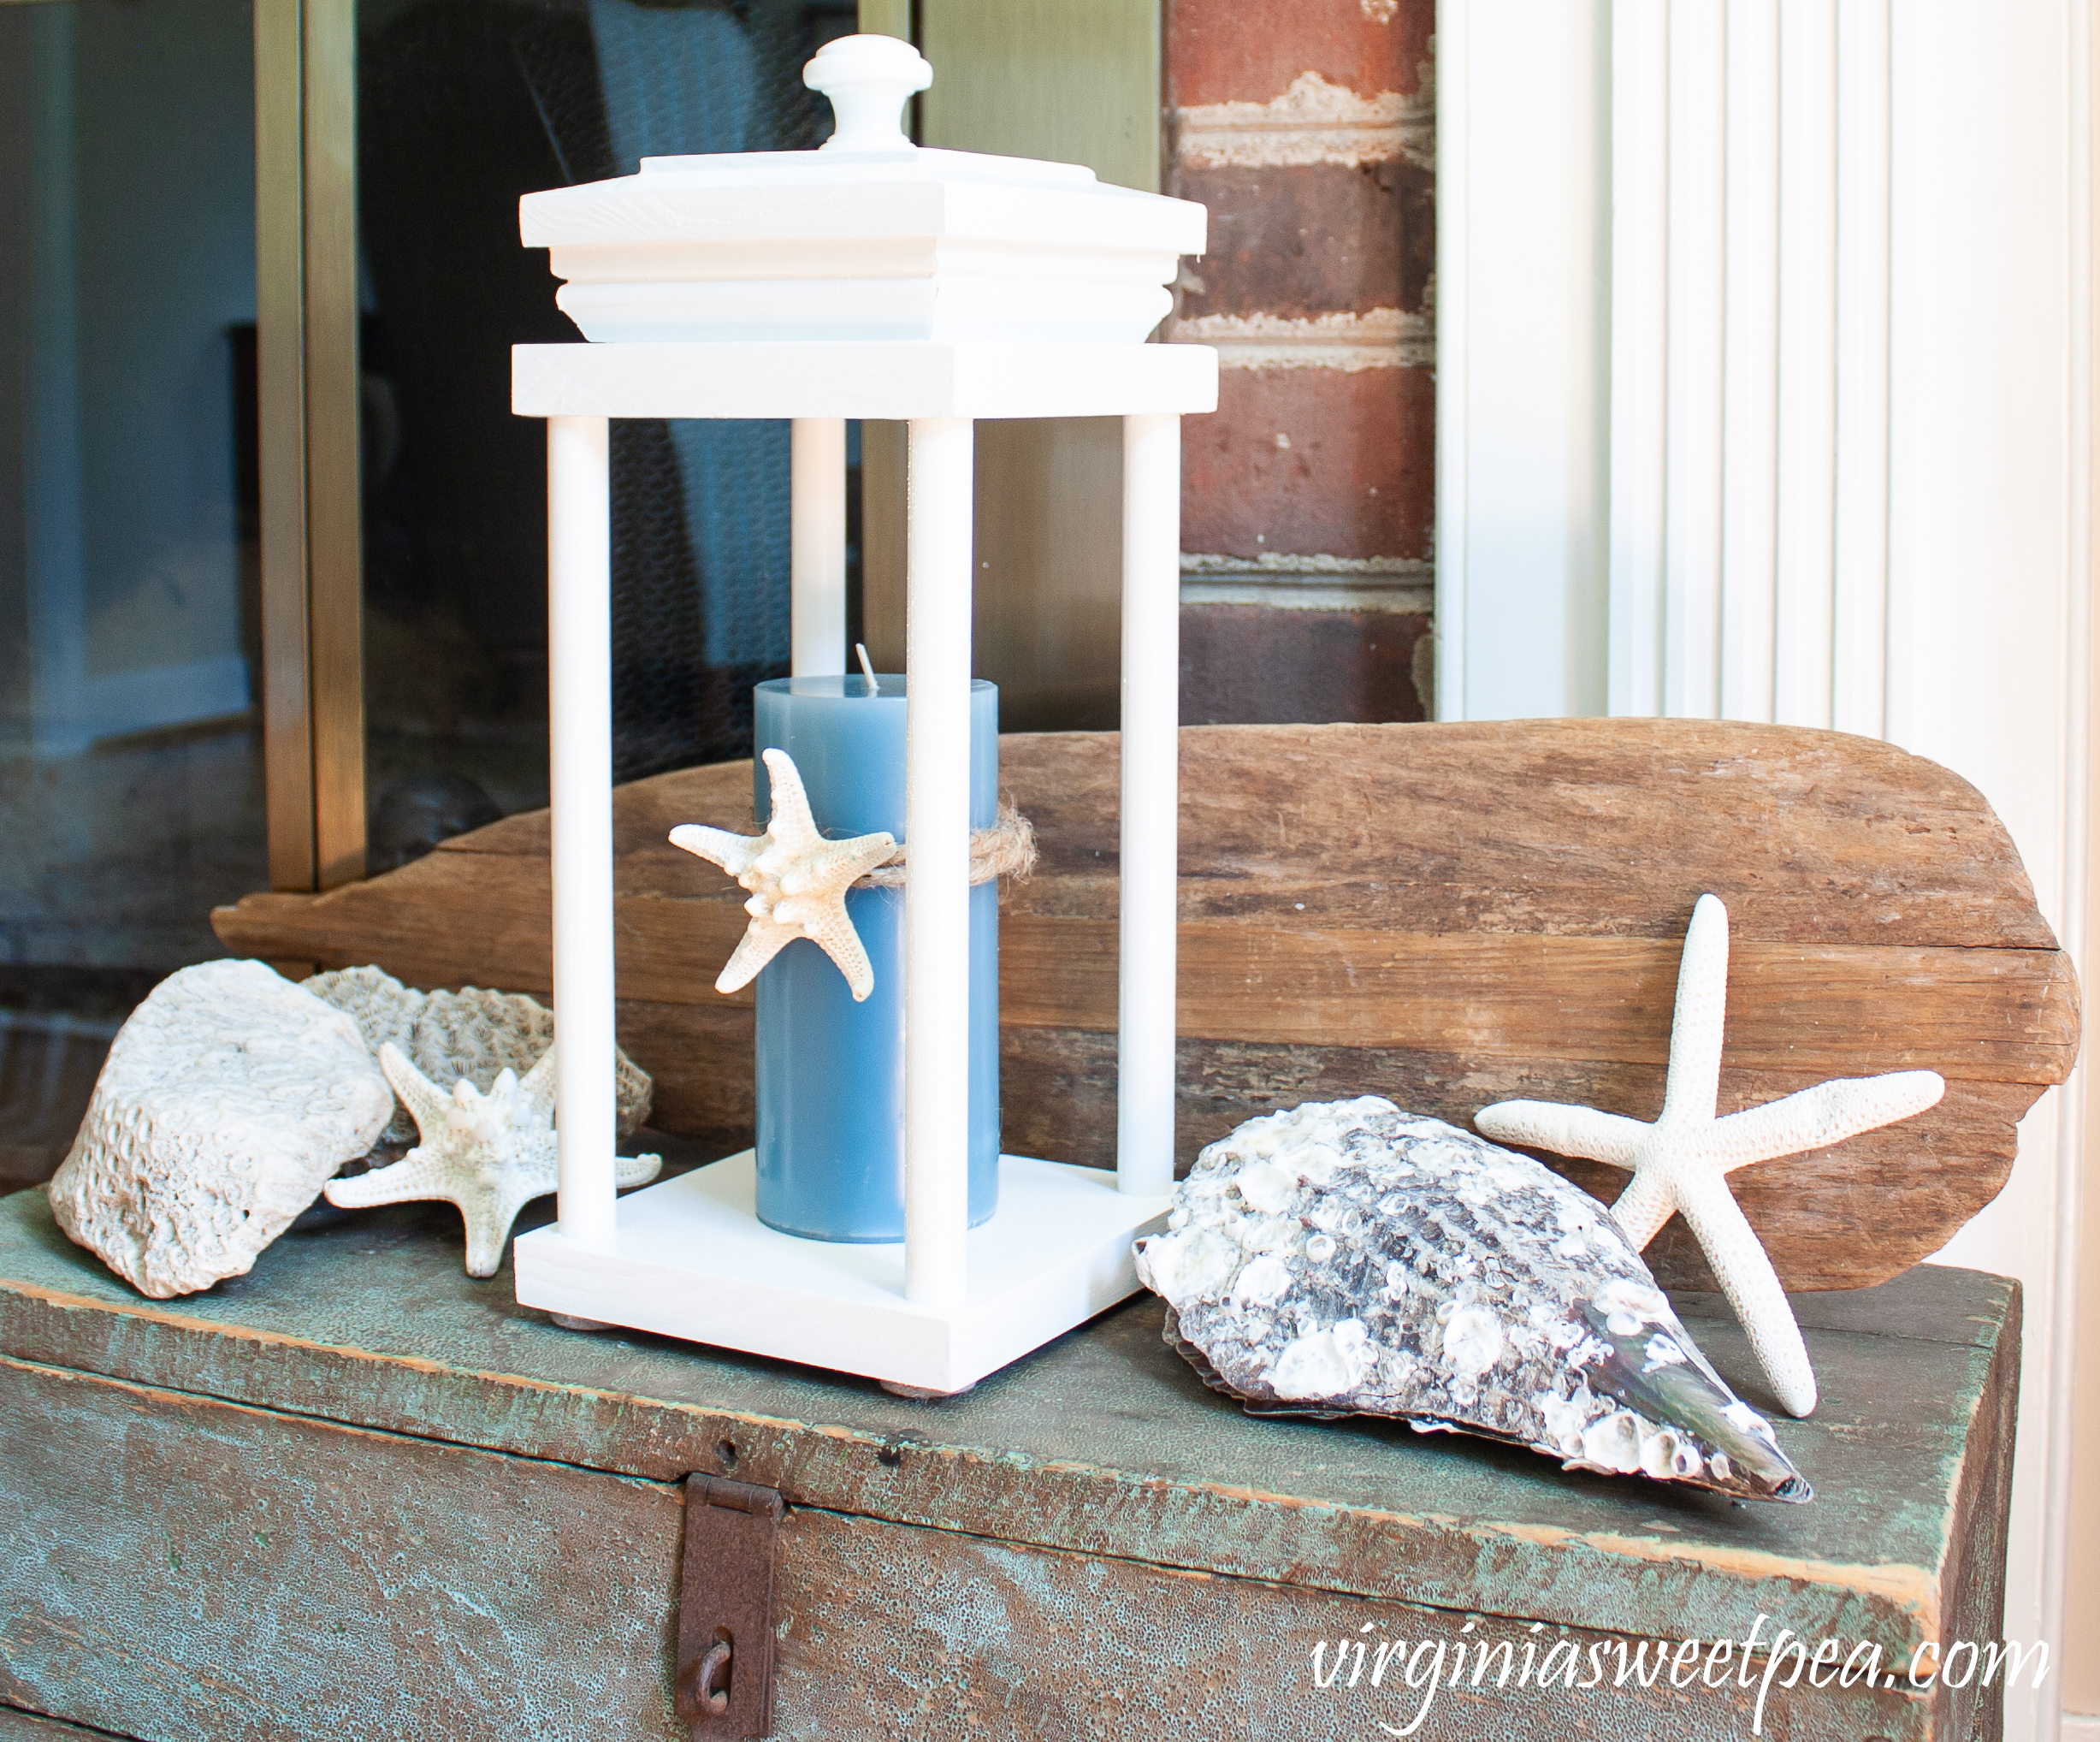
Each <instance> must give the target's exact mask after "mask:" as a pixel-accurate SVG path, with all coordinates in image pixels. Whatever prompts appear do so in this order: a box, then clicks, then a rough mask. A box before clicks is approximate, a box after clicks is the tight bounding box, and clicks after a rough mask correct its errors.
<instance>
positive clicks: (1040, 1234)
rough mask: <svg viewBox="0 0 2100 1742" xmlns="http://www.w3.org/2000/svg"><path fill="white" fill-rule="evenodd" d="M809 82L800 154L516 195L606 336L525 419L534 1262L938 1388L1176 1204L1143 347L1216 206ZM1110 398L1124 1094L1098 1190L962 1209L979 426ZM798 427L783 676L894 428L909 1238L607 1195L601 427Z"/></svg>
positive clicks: (1184, 361)
mask: <svg viewBox="0 0 2100 1742" xmlns="http://www.w3.org/2000/svg"><path fill="white" fill-rule="evenodd" d="M804 78H805V79H806V80H807V83H808V84H809V85H810V86H812V87H813V88H814V89H817V90H819V91H822V92H825V94H826V95H827V96H829V97H830V98H831V103H832V106H833V109H834V110H835V111H836V113H837V119H838V127H837V132H836V133H834V135H833V136H832V138H831V140H830V141H829V142H828V143H827V144H825V145H824V146H823V147H822V148H821V149H820V150H818V151H780V152H756V153H748V154H742V155H722V156H712V157H654V158H645V159H644V160H643V161H642V169H641V173H640V174H639V175H630V176H624V177H621V178H619V179H618V180H615V181H602V182H597V183H594V184H591V185H589V186H587V187H571V188H562V189H558V190H554V191H552V192H549V193H535V194H531V195H529V196H528V197H527V198H525V200H524V202H523V232H524V242H525V245H526V246H529V247H546V248H549V249H551V250H552V262H551V264H552V266H553V271H554V274H555V276H557V277H559V278H561V279H564V280H565V281H566V282H565V285H564V286H563V288H562V290H561V292H560V293H559V302H560V305H561V307H562V308H563V309H564V310H565V311H567V313H568V314H569V315H570V317H571V318H572V319H573V320H574V321H575V322H576V323H577V326H578V327H580V328H581V329H583V334H584V336H585V337H586V338H587V339H589V340H590V341H593V342H591V343H589V344H582V345H521V346H518V347H516V349H515V351H514V353H513V367H512V409H513V410H514V411H516V412H518V414H519V415H520V416H524V417H534V418H546V419H547V518H548V536H547V549H548V600H549V603H548V637H547V640H548V649H549V663H550V687H551V690H552V710H553V729H552V750H551V775H552V798H553V879H554V1008H555V1016H556V1033H557V1034H558V1036H559V1056H558V1058H557V1061H556V1069H557V1071H558V1085H557V1092H558V1103H559V1115H558V1117H559V1132H560V1148H561V1189H560V1200H559V1202H560V1216H559V1221H558V1222H557V1223H556V1224H555V1225H554V1226H553V1227H550V1228H546V1229H540V1230H538V1231H536V1232H535V1233H531V1234H528V1235H524V1236H523V1237H521V1238H520V1239H519V1240H518V1244H517V1278H518V1300H519V1301H522V1302H523V1303H524V1304H525V1305H527V1306H531V1307H542V1308H546V1309H548V1310H551V1311H553V1312H557V1313H559V1314H561V1315H563V1316H564V1317H565V1318H576V1319H584V1320H595V1321H598V1322H600V1323H605V1324H619V1325H626V1326H631V1327H634V1328H636V1329H640V1330H652V1331H657V1332H661V1333H664V1334H666V1335H669V1336H678V1337H684V1338H688V1339H690V1340H692V1341H695V1342H707V1343H713V1344H716V1345H719V1346H722V1347H725V1348H736V1349H741V1350H746V1351H749V1352H752V1353H755V1354H766V1355H772V1356H777V1357H781V1358H784V1359H787V1360H797V1361H805V1362H809V1363H812V1364H813V1365H816V1366H825V1367H831V1368H835V1369H838V1370H842V1371H845V1372H859V1373H865V1374H869V1375H872V1376H873V1377H875V1378H880V1379H883V1380H885V1381H888V1382H890V1383H892V1384H898V1385H902V1386H905V1387H913V1388H920V1389H926V1390H928V1391H936V1392H945V1391H955V1390H959V1389H962V1388H964V1387H966V1386H967V1385H970V1384H974V1383H975V1382H976V1381H977V1380H978V1379H979V1378H982V1377H983V1376H984V1375H985V1374H986V1373H988V1372H993V1371H994V1370H996V1369H997V1368H998V1367H1001V1366H1004V1365H1006V1364H1007V1363H1008V1362H1009V1361H1011V1360H1015V1359H1016V1358H1017V1357H1019V1356H1020V1355H1022V1354H1026V1352H1027V1351H1028V1350H1030V1349H1032V1348H1037V1347H1038V1346H1039V1345H1040V1344H1042V1343H1043V1342H1047V1341H1048V1340H1049V1339H1050V1338H1051V1337H1053V1336H1057V1335H1058V1334H1059V1333H1061V1332H1062V1331H1064V1330H1069V1329H1070V1328H1071V1327H1072V1326H1074V1325H1075V1324H1080V1323H1081V1322H1083V1321H1084V1320H1085V1319H1086V1318H1090V1317H1091V1316H1092V1315H1093V1314H1094V1313H1096V1312H1099V1311H1101V1310H1102V1308H1103V1307H1107V1306H1109V1305H1110V1304H1112V1303H1113V1302H1115V1301H1117V1300H1120V1299H1121V1298H1123V1297H1124V1296H1125V1295H1129V1294H1131V1293H1133V1291H1134V1290H1135V1289H1136V1288H1137V1286H1138V1283H1137V1279H1136V1276H1135V1273H1134V1271H1133V1268H1132V1264H1131V1258H1130V1245H1131V1241H1132V1240H1133V1238H1134V1237H1135V1236H1136V1235H1139V1234H1141V1233H1144V1232H1145V1231H1146V1230H1147V1229H1151V1228H1152V1227H1155V1226H1156V1225H1158V1224H1159V1222H1160V1219H1161V1218H1162V1216H1163V1214H1164V1212H1165V1208H1166V1200H1167V1194H1168V1192H1169V1191H1170V1190H1171V1188H1172V1184H1173V1155H1174V883H1175V815H1174V813H1175V803H1176V792H1177V779H1176V771H1175V753H1176V726H1177V719H1176V702H1177V690H1178V683H1179V665H1180V654H1179V642H1180V637H1179V632H1178V626H1179V615H1178V613H1179V602H1180V414H1181V413H1183V412H1207V411H1210V410H1213V409H1215V407H1216V403H1217V359H1216V353H1214V352H1212V351H1210V350H1208V349H1206V348H1204V347H1197V346H1183V345H1174V346H1167V345H1149V344H1146V343H1145V342H1143V341H1145V336H1146V335H1147V334H1148V333H1149V332H1150V331H1151V329H1153V328H1154V327H1155V326H1156V325H1157V323H1159V321H1160V319H1161V318H1162V317H1163V316H1164V315H1165V314H1166V312H1167V311H1168V292H1167V290H1166V289H1165V286H1166V285H1167V283H1168V281H1171V280H1172V278H1173V277H1174V273H1175V270H1176V266H1177V263H1178V261H1179V259H1180V256H1182V255H1184V254H1193V253H1200V252H1202V249H1203V246H1204V222H1205V214H1204V209H1203V207H1202V206H1200V205H1197V204H1192V203H1190V202H1188V201H1186V200H1178V199H1166V198H1161V197H1159V196H1157V195H1155V194H1145V193H1133V192H1130V191H1128V190H1127V189H1123V188H1116V187H1103V186H1102V185H1100V184H1099V183H1097V182H1096V181H1095V180H1094V177H1093V174H1092V172H1091V170H1088V169H1080V168H1077V167H1074V166H1073V165H1069V164H1061V163H1036V162H1033V161H1031V160H1028V159H1024V158H1015V157H982V156H979V155H976V154H973V153H969V152H960V151H927V150H922V149H920V147H917V146H915V145H912V144H911V142H910V141H909V140H908V139H906V138H905V137H904V135H903V133H902V131H901V130H900V128H899V127H898V116H899V114H900V112H901V110H902V106H903V104H904V102H905V101H906V100H907V99H908V97H909V96H910V94H911V93H912V92H914V91H920V90H923V89H925V88H926V86H927V84H928V83H929V82H930V81H931V80H932V68H930V67H928V66H927V64H926V62H925V61H923V60H922V59H920V56H919V54H918V52H917V50H914V49H913V48H912V47H911V46H910V45H909V44H907V43H903V42H901V41H898V40H896V39H891V38H888V37H875V36H861V37H849V38H847V39H844V40H843V41H839V42H834V43H832V44H829V45H828V46H826V47H825V49H824V50H822V51H821V52H820V53H819V55H818V56H817V57H816V58H815V59H814V60H813V61H812V62H810V63H809V65H808V67H807V68H806V69H805V72H804ZM1113 414H1120V415H1121V417H1122V418H1123V420H1124V437H1123V453H1124V459H1123V648H1122V660H1123V686H1122V827H1121V925H1120V944H1119V951H1120V954H1119V964H1120V972H1121V998H1120V1008H1119V1035H1120V1039H1119V1052H1118V1060H1119V1071H1120V1075H1119V1078H1118V1084H1119V1103H1118V1111H1117V1161H1116V1172H1115V1181H1114V1183H1113V1184H1112V1185H1111V1184H1110V1183H1109V1178H1108V1176H1106V1175H1105V1174H1104V1173H1103V1172H1102V1171H1101V1170H1097V1169H1092V1168H1082V1167H1072V1166H1066V1165H1061V1164H1054V1163H1050V1162H1044V1161H1038V1160H1031V1159H1027V1158H1020V1157H1015V1156H1003V1157H1002V1158H1000V1182H999V1184H1000V1197H999V1209H998V1213H997V1215H996V1216H994V1217H993V1218H991V1221H990V1222H989V1223H987V1224H985V1226H983V1227H981V1228H979V1229H975V1230H971V1229H969V1228H968V1227H967V1141H966V1135H967V1134H966V1118H965V1113H966V1109H967V1083H966V1081H965V1074H964V1073H963V1072H962V1071H961V1069H959V1068H958V1067H957V1066H956V1065H955V1061H956V1060H959V1059H961V1058H966V1057H967V1030H966V1020H967V1006H968V998H967V986H968V969H969V959H968V939H967V935H966V933H965V930H964V928H963V927H959V926H958V925H956V924H955V915H958V914H960V913H961V912H963V911H965V910H966V908H967V891H968V882H969V832H970V831H969V814H968V787H969V780H968V776H969V762H968V757H969V743H970V732H969V713H968V706H969V702H968V697H969V684H970V676H971V672H970V613H971V585H972V572H971V571H972V563H971V484H972V435H971V424H972V420H973V419H975V418H1056V417H1098V416H1103V415H1113ZM609 418H792V419H793V420H794V424H793V429H794V438H793V455H794V458H793V501H794V507H793V528H794V556H793V586H794V603H793V650H794V651H793V660H794V670H795V672H796V674H797V675H803V674H820V673H838V672H843V671H844V670H845V669H846V665H845V655H846V647H845V420H846V419H848V418H895V419H902V420H906V421H907V422H908V428H909V438H908V441H909V460H908V465H909V480H910V503H909V507H908V517H907V524H908V541H909V556H908V581H907V601H906V610H907V620H906V651H907V657H906V665H907V670H908V676H909V678H910V679H911V688H910V690H909V694H908V701H907V710H908V711H907V719H906V780H907V791H906V804H905V809H906V825H905V832H906V838H907V839H908V841H909V843H910V846H911V852H910V855H909V856H908V859H907V860H906V872H905V875H906V881H905V945H904V958H905V966H904V997H905V1007H906V1011H907V1022H906V1033H905V1079H906V1082H905V1104H906V1119H905V1204H906V1209H905V1227H906V1238H905V1241H904V1242H903V1244H902V1246H901V1247H890V1246H849V1245H833V1244H829V1243H825V1242H821V1241H808V1240H800V1239H796V1238H793V1237H791V1236H790V1235H784V1234H779V1233H777V1232H775V1231H774V1230H772V1229H767V1228H766V1227H764V1226H763V1225H762V1224H760V1222H759V1221H758V1220H757V1218H756V1217H755V1215H754V1213H753V1191H754V1168H753V1162H752V1158H751V1157H750V1155H749V1153H748V1152H746V1154H744V1155H742V1156H738V1157H732V1158H730V1159H728V1160H726V1161H722V1162H718V1163H716V1164H714V1165H713V1166H712V1167H707V1168H703V1169H701V1170H699V1171H697V1172H695V1173H692V1174H688V1175H686V1176H683V1177H681V1178H677V1179H674V1180H670V1181H667V1182H664V1183H663V1184H661V1185H658V1186H654V1187H652V1188H649V1189H648V1190H646V1191H642V1192H637V1193H634V1194H630V1196H629V1197H627V1198H625V1199H624V1200H618V1202H617V1203H616V1201H615V1198H614V1192H613V1182H612V1135H613V1092H612V1085H613V1070H612V1065H613V967H612V963H613V943H612V772H611V771H612V726H611V705H610V702H611V696H610V683H611V678H610V672H611V645H610V633H609V598H610V576H611V559H610V551H609V537H608V535H609V528H610V512H609V507H608V501H609V487H608V477H607V419H609Z"/></svg>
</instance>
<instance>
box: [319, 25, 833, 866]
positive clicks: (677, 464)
mask: <svg viewBox="0 0 2100 1742" xmlns="http://www.w3.org/2000/svg"><path fill="white" fill-rule="evenodd" d="M854 27H855V15H854V7H853V4H852V0H750V3H744V4H713V3H709V4H678V3H670V4H665V3H642V0H363V3H362V4H361V7H360V10H359V15H358V56H359V64H358V178H359V195H358V201H359V221H360V225H361V236H362V250H363V258H364V305H365V310H366V317H365V322H364V335H365V349H364V374H365V391H364V423H365V441H364V457H365V474H366V475H365V498H366V545H365V575H366V579H365V607H366V613H367V615H366V631H365V645H366V659H367V690H366V693H367V700H368V710H369V718H370V733H369V739H368V746H369V758H370V760H369V764H368V782H367V785H368V791H370V793H371V795H372V799H373V833H372V842H371V855H370V862H371V865H372V867H373V868H374V869H375V870H380V869H383V868H387V867H388V866H390V865H392V864H395V863H399V862H402V860H403V859H404V858H405V857H408V856H413V855H414V854H415V853H416V852H417V851H419V850H428V847H429V844H431V843H432V841H433V839H434V838H437V837H438V836H439V835H440V834H441V832H451V829H452V827H453V825H457V826H459V827H468V826H471V823H472V821H476V820H480V819H482V818H483V817H485V816H486V815H490V814H493V813H494V812H497V811H503V812H508V811H512V810H517V809H526V808H530V807H533V806H536V805H540V804H543V803H545V802H546V797H547V787H546V778H547V776H546V709H547V688H546V681H547V673H546V661H547V638H546V637H547V631H546V548H545V527H546V519H545V516H546V494H545V479H544V466H545V460H544V447H543V441H544V435H543V431H542V427H541V424H538V423H536V422H532V421H529V420H524V419H519V418H513V417H512V416H511V414H510V411H509V370H510V347H511V346H512V344H514V343H518V342H520V341H531V342H540V343H549V342H553V343H559V342H566V341H577V339H578V335H577V332H576V329H574V327H572V326H571V324H570V323H569V322H568V320H567V319H566V318H565V317H563V316H562V315H561V314H560V313H559V311H557V310H556V308H555V306H554V293H555V289H556V285H555V281H553V278H552V277H551V276H549V275H548V272H547V256H546V255H545V253H544V252H538V251H535V252H526V251H525V250H524V248H522V247H521V246H519V244H518V199H519V198H520V196H522V195H524V194H525V193H530V192H532V191H534V190H535V189H537V188H541V187H557V186H560V185H562V184H564V183H568V182H577V181H595V180H598V179H600V178H602V177H605V176H607V175H624V174H631V173H632V172H633V171H634V170H635V169H636V168H637V167H638V163H639V160H640V159H641V158H642V157H644V156H661V155H670V154H675V153H681V152H690V151H769V150H779V149H787V148H792V147H798V146H807V145H816V144H818V143H819V142H820V141H821V140H822V139H823V138H824V137H825V135H826V134H828V133H829V131H830V127H831V117H830V114H829V110H828V108H827V106H826V105H825V104H824V102H823V100H822V98H819V97H818V96H817V95H816V94H815V93H813V92H810V91H808V90H807V88H805V87H804V86H803V85H802V64H803V62H806V61H807V59H808V58H809V56H811V55H812V54H813V53H814V52H815V51H816V50H817V48H818V47H819V45H820V44H822V43H824V42H825V41H828V40H830V39H831V38H833V37H836V36H840V35H844V34H846V33H849V32H850V31H851V30H852V29H853V28H854ZM612 453H613V528H612V542H613V569H612V572H613V625H612V627H613V662H614V670H613V714H614V722H613V724H614V759H615V765H616V766H615V771H614V772H615V775H616V778H618V779H622V780H627V779H636V778H639V777H641V776H642V775H646V774H650V773H659V772H660V771H662V770H665V769H667V768H675V767H684V766H688V765H690V764H692V763H695V762H701V761H718V760H722V759H725V758H729V757H734V756H740V755H748V754H749V747H750V710H751V699H750V692H751V686H752V685H753V684H754V683H756V682H758V681H759V680H760V679H762V678H768V677H772V676H776V675H778V674H780V673H784V671H785V670H786V669H787V661H788V431H787V426H786V424H784V423H740V424H702V423H684V422H677V423H665V422H639V421H637V422H625V423H620V424H615V425H614V433H613V447H612Z"/></svg>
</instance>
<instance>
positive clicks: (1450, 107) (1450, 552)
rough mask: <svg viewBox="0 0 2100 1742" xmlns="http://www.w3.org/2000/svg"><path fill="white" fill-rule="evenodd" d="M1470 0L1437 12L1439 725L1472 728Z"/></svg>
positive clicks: (1441, 4)
mask: <svg viewBox="0 0 2100 1742" xmlns="http://www.w3.org/2000/svg"><path fill="white" fill-rule="evenodd" d="M1466 15H1467V0H1437V6H1436V84H1437V102H1436V614H1435V618H1434V619H1433V629H1432V631H1431V632H1432V635H1433V637H1434V638H1435V645H1436V683H1435V688H1436V696H1435V701H1436V717H1437V718H1438V719H1439V720H1465V719H1468V718H1470V715H1469V714H1467V713H1466V693H1465V633H1466V609H1465V605H1466V576H1467V568H1466V534H1467V531H1468V530H1469V529H1470V526H1471V524H1472V515H1471V512H1470V505H1469V502H1468V499H1467V495H1466V454H1467V419H1466V401H1467V394H1468V391H1469V388H1470V381H1469V378H1468V374H1467V362H1468V358H1469V355H1470V352H1469V347H1468V337H1469V323H1468V322H1467V320H1466V299H1467V295H1468V292H1469V289H1470V272H1469V270H1468V268H1469V262H1470V240H1469V238H1468V234H1467V227H1466V218H1467V214H1468V212H1469V211H1470V209H1471V202H1470V198H1469V197H1468V190H1467V186H1466V169H1467V157H1466V148H1465V147H1466V128H1467V125H1468V122H1469V120H1470V114H1471V109H1470V104H1469V103H1468V102H1467V100H1466V99H1467V93H1468V92H1470V90H1471V86H1472V71H1471V68H1472V62H1471V58H1470V53H1469V44H1468V32H1467V27H1466Z"/></svg>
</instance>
